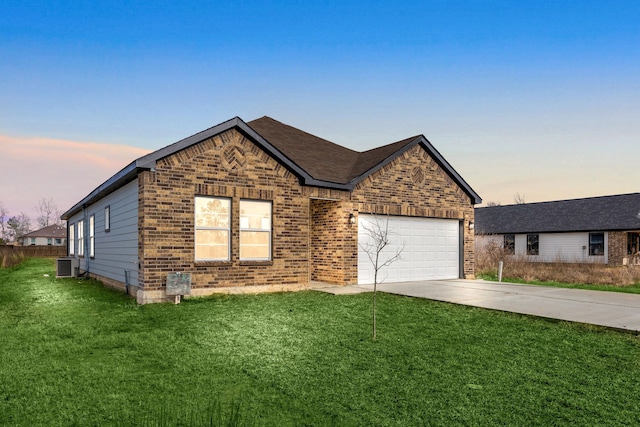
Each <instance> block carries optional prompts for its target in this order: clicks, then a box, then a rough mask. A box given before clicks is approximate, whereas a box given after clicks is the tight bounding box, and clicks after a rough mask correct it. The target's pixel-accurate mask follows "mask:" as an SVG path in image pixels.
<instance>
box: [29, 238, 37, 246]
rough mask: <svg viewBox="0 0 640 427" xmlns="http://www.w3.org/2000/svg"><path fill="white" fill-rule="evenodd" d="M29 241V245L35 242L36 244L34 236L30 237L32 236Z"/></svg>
mask: <svg viewBox="0 0 640 427" xmlns="http://www.w3.org/2000/svg"><path fill="white" fill-rule="evenodd" d="M30 242H31V245H35V244H36V238H35V237H32V238H31V239H30Z"/></svg>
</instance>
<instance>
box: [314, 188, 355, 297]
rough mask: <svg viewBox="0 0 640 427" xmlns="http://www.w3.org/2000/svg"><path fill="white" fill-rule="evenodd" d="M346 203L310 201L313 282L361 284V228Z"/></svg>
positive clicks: (349, 205) (350, 207)
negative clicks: (351, 220) (359, 250)
mask: <svg viewBox="0 0 640 427" xmlns="http://www.w3.org/2000/svg"><path fill="white" fill-rule="evenodd" d="M350 214H354V210H353V204H352V203H351V202H347V201H331V200H311V224H312V226H311V280H317V281H321V282H328V283H336V284H340V285H347V284H355V283H357V281H358V225H357V224H351V223H350V222H349V215H350Z"/></svg>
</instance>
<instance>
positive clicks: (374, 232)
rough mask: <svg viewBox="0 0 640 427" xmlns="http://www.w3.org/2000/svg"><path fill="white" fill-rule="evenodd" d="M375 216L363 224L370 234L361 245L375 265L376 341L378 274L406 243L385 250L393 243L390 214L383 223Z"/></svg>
mask: <svg viewBox="0 0 640 427" xmlns="http://www.w3.org/2000/svg"><path fill="white" fill-rule="evenodd" d="M374 218H375V221H374V222H373V223H370V224H364V223H363V224H362V228H363V229H364V231H365V233H366V234H367V235H368V236H369V239H368V240H367V241H365V242H364V243H360V244H359V246H360V247H361V248H362V250H363V251H364V252H365V253H366V254H367V257H368V258H369V261H370V262H371V265H372V266H373V340H374V341H375V340H376V335H377V327H376V326H377V325H376V299H377V294H378V274H379V273H380V271H381V270H382V269H383V268H384V267H387V266H389V265H391V264H393V263H394V262H396V261H398V260H399V259H400V255H401V254H402V251H403V250H404V243H403V244H402V247H396V248H395V250H393V249H392V250H391V251H389V250H387V251H385V248H387V247H389V246H390V245H392V243H393V242H391V240H390V238H389V216H387V218H386V219H385V220H384V223H383V224H381V221H380V220H379V219H378V218H377V217H374Z"/></svg>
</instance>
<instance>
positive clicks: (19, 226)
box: [7, 212, 31, 242]
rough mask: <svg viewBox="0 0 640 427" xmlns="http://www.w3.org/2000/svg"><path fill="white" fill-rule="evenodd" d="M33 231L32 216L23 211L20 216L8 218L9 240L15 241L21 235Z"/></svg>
mask: <svg viewBox="0 0 640 427" xmlns="http://www.w3.org/2000/svg"><path fill="white" fill-rule="evenodd" d="M29 232H31V218H29V216H27V214H25V213H24V212H22V213H21V214H20V215H19V216H13V217H11V218H9V219H8V220H7V240H8V241H10V242H14V241H15V240H16V239H18V238H19V237H21V236H24V235H25V234H27V233H29Z"/></svg>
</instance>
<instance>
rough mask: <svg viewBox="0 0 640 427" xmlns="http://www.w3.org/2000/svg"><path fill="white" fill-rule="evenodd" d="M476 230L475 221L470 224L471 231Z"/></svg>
mask: <svg viewBox="0 0 640 427" xmlns="http://www.w3.org/2000/svg"><path fill="white" fill-rule="evenodd" d="M474 228H476V225H475V224H474V223H473V221H470V222H469V230H473V229H474Z"/></svg>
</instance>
